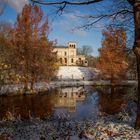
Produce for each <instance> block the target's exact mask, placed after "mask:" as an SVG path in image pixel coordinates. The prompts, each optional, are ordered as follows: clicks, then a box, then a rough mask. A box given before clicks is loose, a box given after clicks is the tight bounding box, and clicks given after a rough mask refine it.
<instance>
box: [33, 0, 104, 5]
mask: <svg viewBox="0 0 140 140" xmlns="http://www.w3.org/2000/svg"><path fill="white" fill-rule="evenodd" d="M31 1H32V2H33V3H38V4H43V5H63V4H64V5H89V4H94V3H98V2H101V1H103V0H88V1H85V2H78V1H77V2H70V1H56V2H45V1H40V0H31Z"/></svg>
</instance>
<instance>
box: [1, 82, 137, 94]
mask: <svg viewBox="0 0 140 140" xmlns="http://www.w3.org/2000/svg"><path fill="white" fill-rule="evenodd" d="M134 85H137V81H122V82H120V83H119V84H116V85H115V86H134ZM73 86H75V87H78V86H111V83H110V81H106V80H92V81H85V80H56V81H51V82H49V83H47V82H38V83H35V84H34V90H33V91H31V90H29V92H27V94H32V93H34V92H35V93H40V92H42V91H48V90H51V89H54V88H57V87H73ZM23 92H24V85H23V84H11V85H4V86H3V87H1V91H0V95H21V94H23Z"/></svg>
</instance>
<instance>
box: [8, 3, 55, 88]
mask: <svg viewBox="0 0 140 140" xmlns="http://www.w3.org/2000/svg"><path fill="white" fill-rule="evenodd" d="M48 31H49V26H48V19H47V18H45V20H43V12H42V10H41V9H40V7H38V6H31V5H25V7H24V8H23V11H22V13H21V14H20V15H18V17H17V22H16V25H15V28H14V29H13V32H12V34H13V36H12V40H11V42H12V46H13V51H14V52H13V58H12V59H13V61H12V65H13V69H14V70H15V71H16V72H17V73H19V74H20V75H21V77H22V80H23V81H24V83H25V84H24V86H25V89H27V88H28V84H29V82H31V88H33V84H34V82H36V81H37V80H42V79H43V80H48V79H49V78H51V76H53V74H54V72H55V69H56V66H55V62H56V55H55V54H54V53H53V52H52V49H53V48H52V46H53V42H51V41H49V40H48V38H47V33H48ZM15 57H16V58H15Z"/></svg>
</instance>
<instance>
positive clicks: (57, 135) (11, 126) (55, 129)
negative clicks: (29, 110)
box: [0, 118, 140, 140]
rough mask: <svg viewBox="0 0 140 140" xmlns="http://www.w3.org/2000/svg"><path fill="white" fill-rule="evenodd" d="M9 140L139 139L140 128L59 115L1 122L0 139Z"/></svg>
mask: <svg viewBox="0 0 140 140" xmlns="http://www.w3.org/2000/svg"><path fill="white" fill-rule="evenodd" d="M4 138H5V139H8V140H33V139H35V140H62V139H69V140H79V139H82V140H85V139H89V140H93V139H99V140H101V139H104V140H109V139H111V140H116V139H127V140H138V139H140V131H137V130H135V129H134V128H132V127H131V126H129V125H127V124H123V123H115V122H104V121H103V120H99V121H97V122H96V123H95V122H93V121H92V120H86V121H78V122H77V121H68V120H67V119H65V118H63V119H62V118H61V119H59V120H58V121H47V120H40V119H30V120H28V121H27V120H26V121H21V120H16V121H12V122H11V121H8V122H7V121H5V122H0V139H4Z"/></svg>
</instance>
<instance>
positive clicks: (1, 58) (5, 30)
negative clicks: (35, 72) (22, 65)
mask: <svg viewBox="0 0 140 140" xmlns="http://www.w3.org/2000/svg"><path fill="white" fill-rule="evenodd" d="M11 28H12V27H11V24H9V23H7V22H0V90H1V88H2V86H3V85H4V84H6V81H7V78H8V77H9V74H10V61H9V58H10V54H11V49H10V42H9V38H10V35H9V33H10V30H11Z"/></svg>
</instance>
